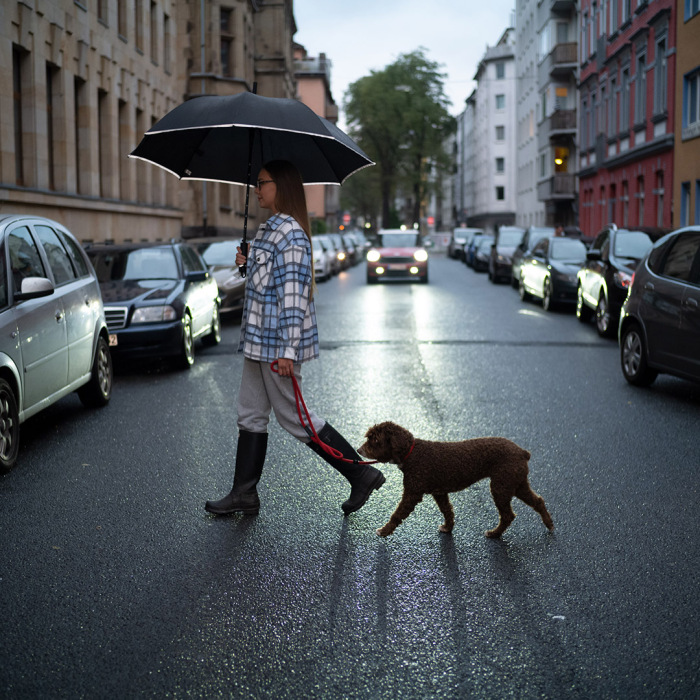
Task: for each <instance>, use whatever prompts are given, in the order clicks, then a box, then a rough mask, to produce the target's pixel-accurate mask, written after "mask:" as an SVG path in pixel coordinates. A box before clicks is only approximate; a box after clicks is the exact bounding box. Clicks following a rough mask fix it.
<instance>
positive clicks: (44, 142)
mask: <svg viewBox="0 0 700 700" xmlns="http://www.w3.org/2000/svg"><path fill="white" fill-rule="evenodd" d="M295 31H296V25H295V22H294V16H293V3H292V0H266V1H263V0H228V1H227V2H226V3H221V2H218V0H149V1H148V2H146V0H82V1H80V2H78V1H77V0H22V1H21V2H14V1H11V0H7V1H6V2H2V3H0V63H1V64H2V65H3V66H6V67H7V70H4V71H2V72H0V211H1V212H11V211H12V212H26V213H32V214H36V215H42V216H49V217H51V218H55V219H58V220H60V221H61V222H63V223H64V224H65V225H66V226H68V227H69V228H70V229H71V230H73V231H74V232H75V234H76V235H77V236H78V238H80V239H81V240H83V241H106V240H114V241H117V242H118V241H124V240H165V239H169V238H179V237H181V236H191V235H201V234H208V235H215V234H218V235H223V234H228V233H231V234H235V235H238V234H239V233H240V231H241V230H242V220H243V205H244V194H245V193H244V189H243V188H242V187H238V186H235V185H225V184H219V183H206V184H205V183H202V182H180V181H178V180H177V178H175V177H174V176H172V175H170V174H168V173H166V172H165V171H162V170H160V169H159V168H157V167H156V166H153V165H150V164H148V163H144V162H141V161H137V160H133V159H129V158H128V157H127V155H128V153H129V152H130V151H131V150H133V148H134V147H135V146H136V145H137V143H138V142H139V140H140V139H141V137H142V135H143V133H144V132H145V131H147V130H148V129H149V128H150V127H151V126H152V125H153V124H155V123H156V122H157V121H158V119H159V118H160V117H162V116H163V115H164V114H165V113H167V112H168V111H170V110H171V109H172V108H173V107H175V106H176V105H178V104H180V103H181V102H183V101H184V100H186V99H187V98H189V97H192V96H195V95H199V94H203V93H206V94H235V93H237V92H241V91H243V90H252V89H253V85H254V84H255V83H257V92H258V94H261V95H266V96H271V97H295V96H296V82H295V78H294V65H293V60H294V57H293V35H294V33H295ZM252 200H253V201H252V202H251V208H250V216H251V223H250V224H249V225H252V226H255V225H256V219H257V218H259V216H260V214H259V212H258V211H257V203H256V202H255V201H254V198H252Z"/></svg>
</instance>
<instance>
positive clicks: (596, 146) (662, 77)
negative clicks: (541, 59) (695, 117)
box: [578, 0, 676, 235]
mask: <svg viewBox="0 0 700 700" xmlns="http://www.w3.org/2000/svg"><path fill="white" fill-rule="evenodd" d="M675 14H676V2H675V0H598V1H597V2H596V1H595V0H581V11H580V20H581V25H580V26H581V36H580V42H579V53H580V75H579V81H580V88H579V99H580V102H579V114H580V115H581V116H580V119H581V123H580V131H579V133H580V144H581V148H580V156H579V167H580V169H579V172H578V176H579V222H580V226H581V228H582V229H583V231H584V232H585V233H586V234H588V235H595V234H596V233H597V232H598V231H599V230H600V229H601V228H602V227H603V226H605V225H606V224H608V223H611V222H612V223H615V224H617V225H618V226H619V227H620V228H626V227H635V226H644V227H652V226H659V227H664V228H670V227H671V224H672V221H671V214H672V193H673V144H674V131H673V128H674V119H675V114H674V107H675V99H674V94H675V82H676V50H675V49H676V16H675Z"/></svg>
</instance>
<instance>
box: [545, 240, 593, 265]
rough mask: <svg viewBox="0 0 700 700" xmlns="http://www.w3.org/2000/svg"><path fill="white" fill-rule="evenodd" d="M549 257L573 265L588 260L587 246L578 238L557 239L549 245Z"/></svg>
mask: <svg viewBox="0 0 700 700" xmlns="http://www.w3.org/2000/svg"><path fill="white" fill-rule="evenodd" d="M549 257H550V258H551V259H552V260H562V261H564V260H565V261H567V262H572V263H583V262H585V260H586V246H585V245H583V243H581V241H579V240H578V239H576V238H555V239H553V240H552V241H551V243H550V245H549Z"/></svg>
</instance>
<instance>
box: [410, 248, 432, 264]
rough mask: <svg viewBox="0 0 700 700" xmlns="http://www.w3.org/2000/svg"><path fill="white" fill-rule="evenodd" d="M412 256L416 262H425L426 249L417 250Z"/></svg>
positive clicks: (426, 257)
mask: <svg viewBox="0 0 700 700" xmlns="http://www.w3.org/2000/svg"><path fill="white" fill-rule="evenodd" d="M413 257H414V258H415V260H417V261H418V262H425V261H426V260H427V259H428V251H427V250H417V251H416V252H415V253H414V254H413Z"/></svg>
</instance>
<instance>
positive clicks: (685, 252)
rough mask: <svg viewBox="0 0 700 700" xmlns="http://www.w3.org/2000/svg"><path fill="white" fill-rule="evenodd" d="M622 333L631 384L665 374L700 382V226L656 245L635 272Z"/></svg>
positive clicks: (642, 383)
mask: <svg viewBox="0 0 700 700" xmlns="http://www.w3.org/2000/svg"><path fill="white" fill-rule="evenodd" d="M618 331H619V332H618V339H619V343H620V363H621V366H622V374H623V375H624V377H625V379H626V380H627V381H628V382H630V383H631V384H635V385H637V386H648V385H649V384H651V383H652V382H653V381H654V380H655V379H656V377H657V375H658V374H659V373H667V374H673V375H675V376H677V377H683V378H684V379H691V380H695V381H700V226H690V227H687V228H682V229H678V230H677V231H674V232H673V233H670V234H668V235H667V236H664V237H663V238H662V239H660V240H659V241H657V243H656V244H654V246H653V247H652V248H651V250H650V251H649V252H648V253H647V255H646V256H645V258H644V259H643V260H642V262H641V263H640V264H639V266H638V267H637V269H636V270H635V273H634V278H633V281H632V285H631V286H630V289H629V294H628V296H627V299H626V300H625V302H624V304H623V306H622V311H621V314H620V325H619V329H618Z"/></svg>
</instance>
